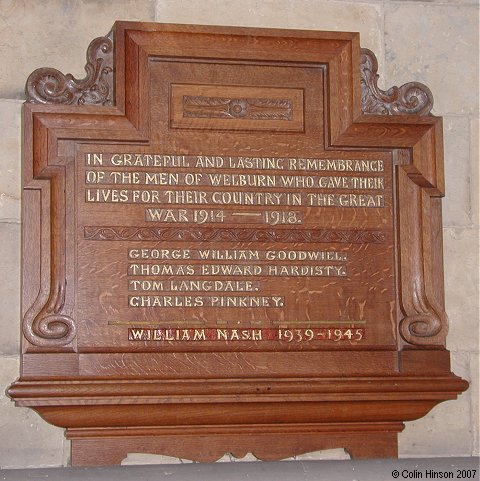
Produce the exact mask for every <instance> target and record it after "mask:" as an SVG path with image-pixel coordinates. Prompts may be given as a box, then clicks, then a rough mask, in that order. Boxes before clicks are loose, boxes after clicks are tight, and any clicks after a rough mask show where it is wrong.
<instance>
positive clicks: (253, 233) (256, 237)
mask: <svg viewBox="0 0 480 481" xmlns="http://www.w3.org/2000/svg"><path fill="white" fill-rule="evenodd" d="M385 237H386V236H385V232H383V231H376V230H372V231H365V230H327V229H311V230H307V229H301V230H300V229H295V230H294V229H241V228H223V229H208V228H207V229H199V228H196V227H193V228H191V227H183V228H178V227H166V228H161V227H116V226H102V227H97V226H85V229H84V238H85V239H87V240H106V241H149V240H150V241H184V242H185V241H190V242H219V241H221V242H304V243H317V242H328V243H331V242H332V243H333V242H337V243H351V244H360V243H375V244H379V243H383V242H385Z"/></svg>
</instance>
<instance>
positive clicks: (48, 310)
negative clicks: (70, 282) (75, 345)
mask: <svg viewBox="0 0 480 481" xmlns="http://www.w3.org/2000/svg"><path fill="white" fill-rule="evenodd" d="M39 301H41V300H40V298H38V299H37V302H35V304H34V305H33V306H32V307H31V308H30V309H29V310H28V311H27V313H26V315H25V318H24V322H23V334H24V335H25V338H26V339H27V340H28V342H30V343H31V344H33V345H35V346H39V347H57V346H65V345H67V344H69V343H70V342H71V341H72V340H73V339H74V338H75V336H76V326H75V323H74V321H73V319H72V318H71V317H69V316H66V315H65V314H62V313H61V311H62V309H63V307H64V304H65V285H63V284H58V286H57V287H56V289H52V291H51V294H50V297H49V299H48V302H47V304H46V305H45V306H44V307H43V308H42V309H41V310H40V312H38V314H36V315H35V313H36V312H37V309H38V304H40V302H39Z"/></svg>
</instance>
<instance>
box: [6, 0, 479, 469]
mask: <svg viewBox="0 0 480 481" xmlns="http://www.w3.org/2000/svg"><path fill="white" fill-rule="evenodd" d="M116 19H122V20H143V21H158V22H169V23H199V24H218V25H242V26H259V27H280V28H282V27H283V28H301V29H316V30H343V31H360V33H361V43H362V46H364V47H367V48H370V49H372V50H373V51H374V52H375V53H376V54H377V57H378V59H379V65H380V74H381V84H382V85H385V86H391V85H394V84H395V85H400V84H402V83H405V82H409V81H413V80H416V81H420V82H423V83H425V84H427V85H428V86H429V87H430V88H431V90H432V91H433V95H434V98H435V107H434V114H436V115H441V116H443V117H444V131H445V164H446V184H447V196H446V198H445V201H444V226H445V227H444V252H445V279H446V302H447V313H448V314H449V316H450V334H449V337H448V348H449V349H450V351H451V352H452V368H453V371H454V372H455V373H456V374H458V375H460V376H462V377H463V378H465V379H467V380H469V381H470V382H471V383H472V386H471V388H470V389H469V390H468V391H467V392H466V393H464V394H463V395H462V396H461V397H460V398H459V400H457V401H450V402H445V403H442V404H440V405H439V406H437V407H436V408H435V409H433V411H432V412H431V413H430V414H429V415H428V416H427V417H425V418H423V419H421V420H418V421H415V422H411V423H407V427H406V429H405V431H404V432H403V433H402V434H401V435H400V436H399V447H400V456H401V457H416V456H426V457H433V456H470V455H478V454H479V439H478V424H479V419H478V412H479V404H478V377H479V372H478V365H479V359H478V315H479V309H478V308H479V306H478V228H479V225H478V224H479V221H478V214H479V212H478V162H479V159H478V131H479V122H478V0H444V1H441V0H426V1H425V2H422V1H415V0H411V1H408V0H404V1H391V0H363V1H361V0H188V1H187V0H156V1H155V0H42V1H35V0H0V60H1V62H2V68H1V69H0V306H1V307H0V326H1V332H2V335H1V337H0V385H1V386H2V397H1V398H0V439H1V443H0V445H1V446H0V467H3V468H17V467H46V466H62V465H67V463H68V445H67V442H66V441H65V439H64V436H63V432H62V430H61V429H58V428H55V427H52V426H50V425H48V424H47V423H45V422H44V421H43V420H42V419H40V418H39V417H38V416H37V415H36V414H35V413H34V412H32V411H30V410H28V409H23V408H15V407H14V406H13V403H12V402H11V401H10V400H9V399H7V398H6V397H5V396H4V395H3V391H4V389H5V388H6V387H7V386H8V385H9V384H10V382H11V381H13V380H14V379H15V378H16V377H17V376H18V370H19V359H18V351H19V298H20V280H19V271H20V138H21V127H20V123H21V106H22V102H23V100H22V99H23V98H24V94H23V87H24V84H25V80H26V78H27V76H28V75H29V73H30V72H32V71H33V70H34V69H36V68H38V67H45V66H52V67H55V68H58V69H59V70H60V71H62V72H65V73H66V72H71V73H72V74H74V75H75V76H76V77H82V76H83V66H84V58H85V51H86V48H87V46H88V44H89V42H90V40H92V39H93V38H94V37H96V36H99V35H103V34H105V33H106V32H108V30H109V29H110V27H111V25H112V24H113V22H114V21H115V20H116ZM322 457H323V458H325V457H331V458H338V457H343V451H342V452H341V453H339V452H338V450H335V451H332V452H331V453H330V454H328V453H313V454H311V455H309V456H307V458H309V459H318V458H322ZM304 459H305V458H304ZM142 460H143V461H147V462H152V461H154V460H153V458H148V457H144V458H142Z"/></svg>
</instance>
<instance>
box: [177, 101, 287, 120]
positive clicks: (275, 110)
mask: <svg viewBox="0 0 480 481" xmlns="http://www.w3.org/2000/svg"><path fill="white" fill-rule="evenodd" d="M183 116H184V117H187V118H219V119H251V120H292V119H293V102H292V101H291V100H289V99H267V98H265V99H255V98H221V97H203V96H191V95H184V96H183Z"/></svg>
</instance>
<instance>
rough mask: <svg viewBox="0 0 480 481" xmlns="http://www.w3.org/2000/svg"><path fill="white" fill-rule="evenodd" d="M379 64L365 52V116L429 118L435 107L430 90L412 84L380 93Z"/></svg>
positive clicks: (361, 63)
mask: <svg viewBox="0 0 480 481" xmlns="http://www.w3.org/2000/svg"><path fill="white" fill-rule="evenodd" d="M377 71H378V62H377V59H376V57H375V54H374V53H373V52H372V51H370V50H368V49H366V48H363V49H362V53H361V60H360V75H361V82H362V111H363V113H364V114H380V115H401V114H415V115H428V114H429V113H430V111H431V110H432V107H433V95H432V92H431V91H430V89H429V88H428V87H427V86H426V85H423V84H422V83H419V82H409V83H406V84H404V85H402V86H401V87H397V86H394V87H391V88H389V89H388V90H386V91H384V90H381V89H380V88H379V87H378V85H377V81H378V77H379V76H378V74H377Z"/></svg>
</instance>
